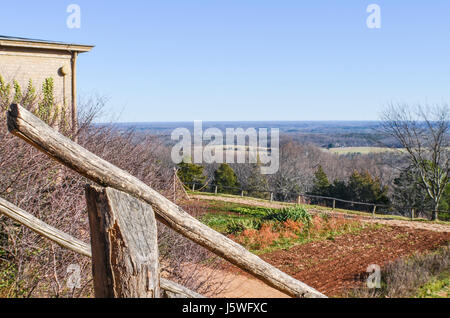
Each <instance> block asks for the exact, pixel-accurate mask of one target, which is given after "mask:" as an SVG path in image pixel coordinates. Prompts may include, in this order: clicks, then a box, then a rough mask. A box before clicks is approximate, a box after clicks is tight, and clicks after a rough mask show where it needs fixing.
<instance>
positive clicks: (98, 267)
mask: <svg viewBox="0 0 450 318" xmlns="http://www.w3.org/2000/svg"><path fill="white" fill-rule="evenodd" d="M86 202H87V206H88V214H89V224H90V227H91V247H92V268H93V273H94V275H93V276H94V290H95V296H96V297H97V298H160V291H159V256H158V255H159V253H158V239H157V235H158V234H157V228H156V219H155V214H154V212H153V209H152V207H151V206H150V205H149V204H147V203H145V202H142V201H141V200H138V199H136V198H134V197H133V196H131V195H129V194H126V193H123V192H121V191H118V190H115V189H111V188H101V187H93V186H89V185H88V186H86Z"/></svg>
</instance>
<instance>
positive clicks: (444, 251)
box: [351, 245, 450, 298]
mask: <svg viewBox="0 0 450 318" xmlns="http://www.w3.org/2000/svg"><path fill="white" fill-rule="evenodd" d="M449 270H450V245H448V246H445V247H442V248H441V249H439V250H438V251H435V252H432V253H427V254H415V255H413V256H411V257H408V258H402V259H398V260H396V261H395V262H392V263H390V264H388V265H387V266H386V268H384V269H383V270H382V271H381V279H382V283H381V289H369V288H367V287H361V288H358V289H355V290H353V291H352V293H351V296H354V297H361V298H369V297H371V298H372V297H377V298H378V297H383V298H385V297H389V298H402V297H411V296H414V294H415V292H416V291H417V289H418V288H420V287H421V286H423V285H424V284H426V283H427V282H428V281H429V280H430V279H431V278H432V277H434V276H437V275H439V274H440V273H442V272H446V271H449Z"/></svg>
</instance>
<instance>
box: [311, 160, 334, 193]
mask: <svg viewBox="0 0 450 318" xmlns="http://www.w3.org/2000/svg"><path fill="white" fill-rule="evenodd" d="M329 190H330V182H329V181H328V176H327V174H326V173H325V171H323V168H322V166H321V165H319V167H318V168H317V170H316V172H315V173H314V185H313V190H312V191H311V193H312V194H315V195H323V196H327V195H329Z"/></svg>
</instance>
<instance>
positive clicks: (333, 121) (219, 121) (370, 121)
mask: <svg viewBox="0 0 450 318" xmlns="http://www.w3.org/2000/svg"><path fill="white" fill-rule="evenodd" d="M193 122H194V121H193V120H186V121H177V120H174V121H112V122H95V124H100V125H102V124H133V125H138V124H186V123H193ZM202 122H203V123H380V122H382V121H381V120H375V119H372V120H204V121H202Z"/></svg>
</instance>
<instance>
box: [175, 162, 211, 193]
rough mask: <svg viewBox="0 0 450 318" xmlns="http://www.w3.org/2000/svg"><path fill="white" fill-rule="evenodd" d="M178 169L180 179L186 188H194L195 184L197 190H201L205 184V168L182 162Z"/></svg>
mask: <svg viewBox="0 0 450 318" xmlns="http://www.w3.org/2000/svg"><path fill="white" fill-rule="evenodd" d="M178 168H179V170H178V173H177V174H178V177H179V178H180V180H181V182H183V183H184V184H185V185H186V186H188V187H192V185H193V184H194V183H195V186H196V188H199V187H202V186H203V185H204V184H205V182H206V176H205V175H204V174H203V166H200V165H196V164H193V163H188V162H182V163H180V164H179V165H178Z"/></svg>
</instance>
